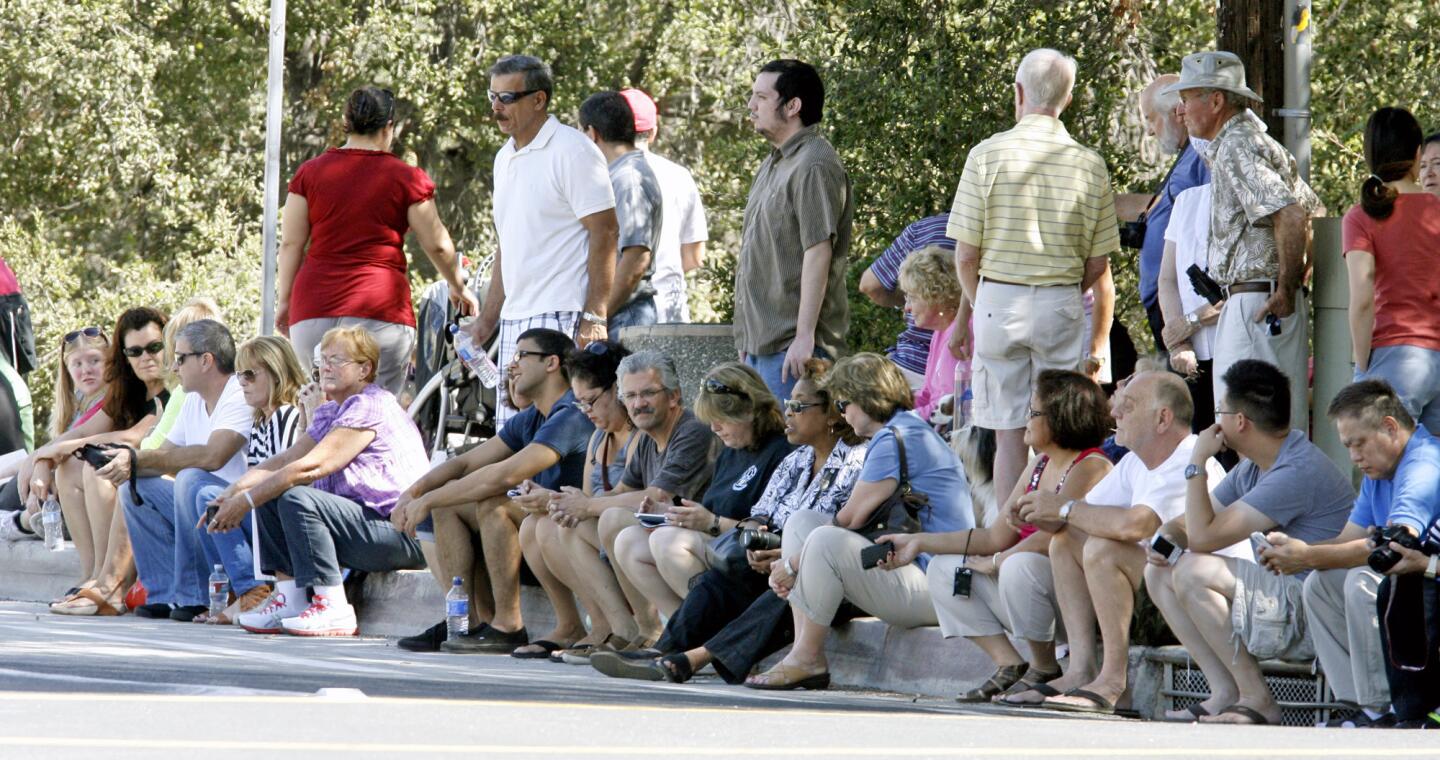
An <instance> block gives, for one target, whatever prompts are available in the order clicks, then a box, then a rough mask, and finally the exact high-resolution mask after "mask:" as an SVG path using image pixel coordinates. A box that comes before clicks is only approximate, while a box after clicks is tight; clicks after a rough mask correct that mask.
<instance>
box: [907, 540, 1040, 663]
mask: <svg viewBox="0 0 1440 760" xmlns="http://www.w3.org/2000/svg"><path fill="white" fill-rule="evenodd" d="M963 560H964V557H962V556H961V555H958V554H945V555H941V556H938V557H935V558H934V559H932V560H930V568H929V570H928V571H927V573H926V574H927V575H928V576H929V580H930V598H931V601H932V602H933V603H934V605H935V615H936V617H938V618H939V620H940V633H941V634H943V635H944V636H945V638H947V639H948V638H953V637H955V636H965V637H978V636H995V635H997V634H1002V633H1009V634H1012V635H1013V636H1015V637H1016V638H1019V639H1025V640H1026V641H1054V640H1055V623H1056V620H1057V619H1058V618H1059V614H1058V613H1059V609H1060V607H1059V605H1058V604H1057V603H1056V601H1055V578H1054V576H1053V575H1051V572H1050V558H1049V557H1047V556H1045V555H1044V554H1037V553H1034V552H1021V553H1019V554H1014V555H1011V556H1010V558H1009V559H1007V560H1005V565H1004V566H1003V567H1002V568H1001V570H1000V577H999V578H998V579H996V577H995V576H991V575H984V574H981V573H975V574H974V575H973V576H972V580H971V583H970V596H969V597H968V598H963V597H958V596H955V593H954V589H955V570H956V569H957V568H959V567H960V566H961V565H963V564H964V561H963Z"/></svg>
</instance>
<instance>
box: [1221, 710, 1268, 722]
mask: <svg viewBox="0 0 1440 760" xmlns="http://www.w3.org/2000/svg"><path fill="white" fill-rule="evenodd" d="M1220 714H1221V715H1243V716H1245V717H1247V718H1249V719H1250V721H1251V722H1250V723H1230V724H1221V725H1232V726H1234V725H1240V726H1246V725H1249V726H1268V725H1270V719H1269V718H1266V717H1265V716H1264V715H1261V714H1260V713H1259V711H1257V710H1254V709H1252V708H1249V707H1246V706H1245V705H1230V706H1229V707H1227V708H1225V709H1224V710H1221V711H1220Z"/></svg>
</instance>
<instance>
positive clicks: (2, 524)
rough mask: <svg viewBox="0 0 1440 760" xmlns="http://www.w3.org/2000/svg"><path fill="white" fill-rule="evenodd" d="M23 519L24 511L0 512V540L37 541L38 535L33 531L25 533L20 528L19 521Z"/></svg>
mask: <svg viewBox="0 0 1440 760" xmlns="http://www.w3.org/2000/svg"><path fill="white" fill-rule="evenodd" d="M23 519H25V513H24V512H0V540H4V541H38V540H40V536H37V535H36V534H34V533H26V532H25V531H23V530H20V521H21V520H23Z"/></svg>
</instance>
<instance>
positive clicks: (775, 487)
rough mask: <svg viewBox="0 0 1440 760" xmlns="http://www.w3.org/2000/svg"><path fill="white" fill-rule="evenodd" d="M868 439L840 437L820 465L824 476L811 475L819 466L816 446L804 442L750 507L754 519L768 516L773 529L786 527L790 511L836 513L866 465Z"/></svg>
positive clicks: (787, 458) (773, 476)
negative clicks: (854, 441)
mask: <svg viewBox="0 0 1440 760" xmlns="http://www.w3.org/2000/svg"><path fill="white" fill-rule="evenodd" d="M868 445H869V442H868V441H862V442H860V443H857V444H855V445H854V446H850V445H847V444H846V443H845V442H844V441H836V442H835V448H834V449H833V450H831V452H830V456H829V457H828V458H827V459H826V460H825V465H824V466H823V467H821V468H820V476H819V477H816V478H811V477H810V471H811V469H813V468H814V466H815V449H814V448H812V447H810V446H801V447H800V448H798V449H795V450H794V451H792V452H790V455H789V456H787V457H785V458H784V459H783V460H781V462H780V465H779V466H778V467H776V468H775V473H774V474H773V475H771V476H770V483H769V484H768V485H766V486H765V493H763V494H761V495H760V500H759V501H757V502H755V506H754V507H751V509H750V517H751V518H752V519H758V520H766V521H768V522H769V524H770V528H771V529H772V530H776V531H779V530H783V529H784V527H785V521H786V520H789V519H790V515H793V514H795V513H796V512H799V511H801V510H805V509H812V510H815V511H816V512H820V513H822V514H827V515H833V514H835V513H836V512H839V511H840V507H842V506H844V504H845V502H846V501H847V500H848V499H849V498H850V489H852V488H854V487H855V481H856V480H858V479H859V477H860V470H861V469H862V468H863V466H864V465H865V447H866V446H868Z"/></svg>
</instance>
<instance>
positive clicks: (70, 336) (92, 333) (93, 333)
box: [65, 327, 105, 343]
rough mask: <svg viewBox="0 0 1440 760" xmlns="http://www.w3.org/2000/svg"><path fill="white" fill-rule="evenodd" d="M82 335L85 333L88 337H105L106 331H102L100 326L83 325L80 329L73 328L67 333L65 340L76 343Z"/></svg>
mask: <svg viewBox="0 0 1440 760" xmlns="http://www.w3.org/2000/svg"><path fill="white" fill-rule="evenodd" d="M81 335H84V336H85V337H87V338H104V337H105V333H103V332H100V328H98V327H82V328H80V329H79V330H71V331H70V332H68V333H65V342H66V343H74V342H75V341H77V340H80V336H81Z"/></svg>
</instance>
